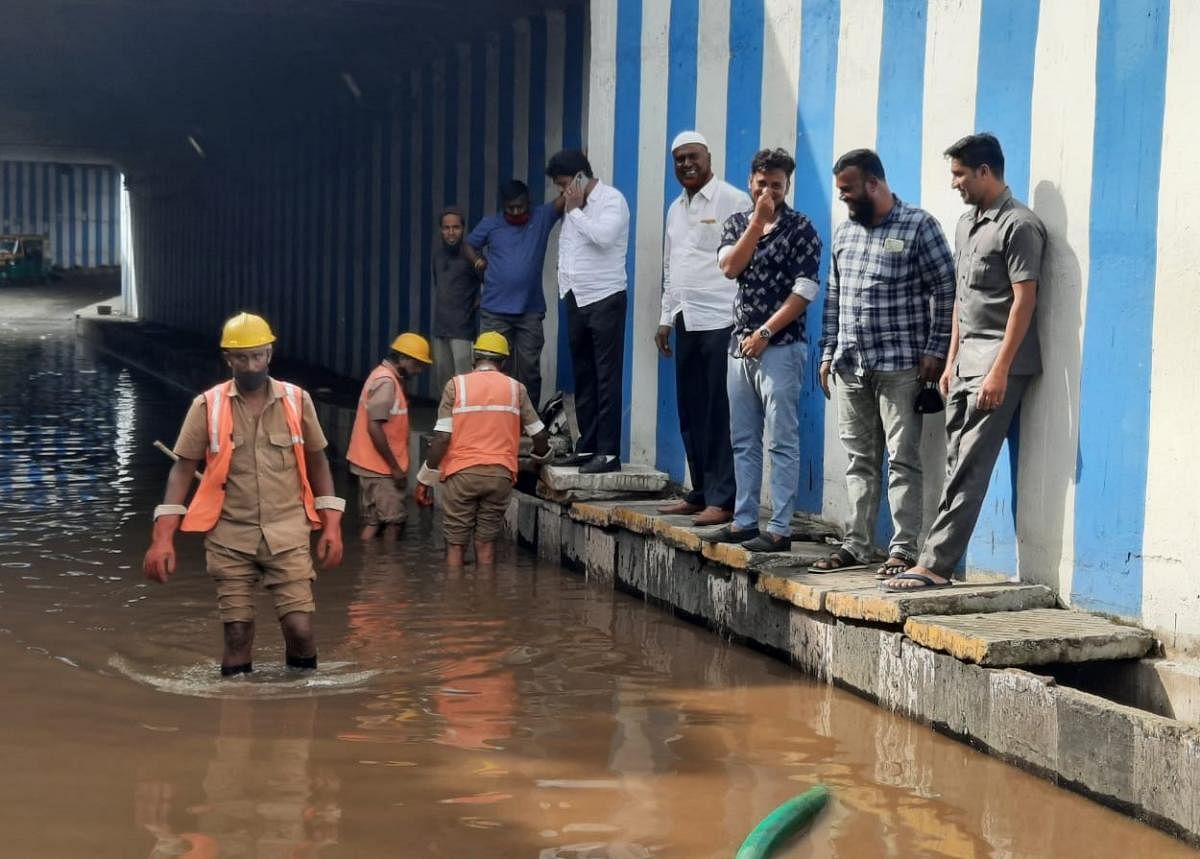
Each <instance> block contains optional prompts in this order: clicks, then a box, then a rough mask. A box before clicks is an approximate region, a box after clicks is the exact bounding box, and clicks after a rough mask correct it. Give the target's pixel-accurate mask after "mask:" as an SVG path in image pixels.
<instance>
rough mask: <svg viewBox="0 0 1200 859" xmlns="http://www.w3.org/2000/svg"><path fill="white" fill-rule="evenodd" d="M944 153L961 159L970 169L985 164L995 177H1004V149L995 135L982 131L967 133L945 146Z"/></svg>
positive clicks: (948, 156)
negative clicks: (955, 141)
mask: <svg viewBox="0 0 1200 859" xmlns="http://www.w3.org/2000/svg"><path fill="white" fill-rule="evenodd" d="M945 155H946V157H947V158H953V159H955V160H957V161H961V162H962V163H963V164H964V165H966V166H967V167H970V168H971V169H972V170H978V169H979V168H980V167H982V166H983V165H984V164H986V165H987V166H988V167H989V168H991V171H992V172H993V173H995V174H996V178H997V179H1003V178H1004V150H1002V149H1001V148H1000V141H999V140H997V139H996V135H994V134H989V133H988V132H986V131H984V132H981V133H979V134H968V135H967V136H966V137H964V138H962V139H961V140H959V141H958V142H957V143H954V144H952V145H951V146H949V147H947V149H946V152H945Z"/></svg>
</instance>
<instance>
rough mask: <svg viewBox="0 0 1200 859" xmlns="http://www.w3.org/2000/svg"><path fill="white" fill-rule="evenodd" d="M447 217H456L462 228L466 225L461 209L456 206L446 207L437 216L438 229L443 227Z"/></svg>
mask: <svg viewBox="0 0 1200 859" xmlns="http://www.w3.org/2000/svg"><path fill="white" fill-rule="evenodd" d="M447 215H455V216H457V217H458V220H459V222H460V223H461V224H462V225H463V226H464V227H465V226H466V225H467V219H466V218H464V217H463V213H462V209H460V208H458V206H447V207H446V208H444V209H442V213H441V214H440V215H438V226H439V227H442V226H444V222H445V220H446V216H447Z"/></svg>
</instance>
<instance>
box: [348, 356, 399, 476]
mask: <svg viewBox="0 0 1200 859" xmlns="http://www.w3.org/2000/svg"><path fill="white" fill-rule="evenodd" d="M379 379H391V380H392V381H393V382H394V383H395V388H396V397H395V399H394V400H393V402H392V409H391V413H390V417H389V418H388V419H387V421H386V422H385V423H384V425H383V434H384V436H386V437H387V443H388V448H389V449H390V450H391V451H392V456H394V457H396V462H398V463H399V464H400V468H401V470H402V471H408V402H407V401H406V400H405V399H404V384H403V383H402V382H401V379H400V374H399V373H397V372H396V371H395V370H394V369H393V368H392V365H391V364H388V363H386V362H384V363H383V364H380V365H379V366H378V367H376V368H375V369H374V370H372V371H371V375H369V376H367V381H366V384H364V385H363V389H362V394H361V395H360V396H359V398H358V413H357V414H356V415H355V416H354V429H353V430H351V432H350V450H349V451H348V452H347V453H346V459H348V460H350V462H352V463H353V464H355V465H357V466H358V467H359V468H363V469H366V470H367V471H374V472H375V473H376V474H390V473H391V471H392V469H391V468H390V467H389V466H388V464H387V463H386V462H385V461H384V459H383V455H382V454H380V453H379V451H377V450H376V449H375V442H373V441H371V434H370V433H369V432H367V426H368V425H369V422H370V418H369V417H367V391H369V390H370V389H371V388H372V386H373V383H374V382H376V381H377V380H379Z"/></svg>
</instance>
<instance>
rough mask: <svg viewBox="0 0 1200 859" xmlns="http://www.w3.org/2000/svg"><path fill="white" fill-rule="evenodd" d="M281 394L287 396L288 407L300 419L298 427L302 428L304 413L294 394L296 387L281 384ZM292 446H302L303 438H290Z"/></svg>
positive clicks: (298, 436)
mask: <svg viewBox="0 0 1200 859" xmlns="http://www.w3.org/2000/svg"><path fill="white" fill-rule="evenodd" d="M283 392H284V394H285V395H286V396H287V401H288V405H290V406H291V407H292V414H293V415H295V416H296V417H297V418H300V421H298V425H299V426H303V425H304V423H303V421H304V412H303V411H301V409H300V405H299V403H298V400H299V396H298V395H297V394H296V386H295V385H293V384H292V383H291V382H284V383H283ZM292 444H304V436H302V435H294V436H292Z"/></svg>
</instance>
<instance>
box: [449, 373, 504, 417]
mask: <svg viewBox="0 0 1200 859" xmlns="http://www.w3.org/2000/svg"><path fill="white" fill-rule="evenodd" d="M454 385H455V387H457V388H458V405H456V406H454V407H453V408H451V409H450V414H452V415H461V414H465V413H467V412H504V413H506V414H510V415H516V416H517V417H520V416H521V394H520V390H519V389H518V388H517V380H516V379H509V380H508V385H509V391H510V392H511V394H510V395H511V397H512V401H511V403H510V404H509V405H507V406H499V405H495V406H468V405H467V377H466V376H455V377H454Z"/></svg>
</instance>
